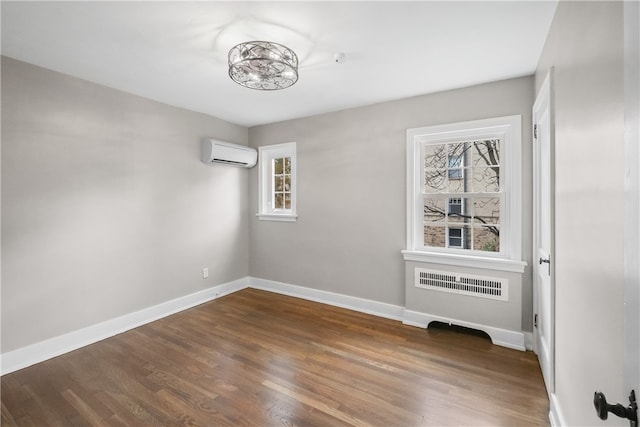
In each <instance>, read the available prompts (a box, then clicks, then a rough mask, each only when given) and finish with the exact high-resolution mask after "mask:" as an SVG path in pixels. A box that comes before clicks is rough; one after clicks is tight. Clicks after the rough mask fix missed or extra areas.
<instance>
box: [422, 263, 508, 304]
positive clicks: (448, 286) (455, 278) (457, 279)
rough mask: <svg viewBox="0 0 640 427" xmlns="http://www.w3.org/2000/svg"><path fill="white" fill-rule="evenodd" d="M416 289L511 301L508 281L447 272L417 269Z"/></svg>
mask: <svg viewBox="0 0 640 427" xmlns="http://www.w3.org/2000/svg"><path fill="white" fill-rule="evenodd" d="M415 272H416V277H415V286H416V288H423V289H431V290H435V291H442V292H451V293H454V294H463V295H472V296H475V297H481V298H490V299H496V300H500V301H508V300H509V288H508V280H507V279H502V278H499V277H484V276H476V275H474V274H458V273H448V272H445V271H437V270H427V269H425V268H416V269H415Z"/></svg>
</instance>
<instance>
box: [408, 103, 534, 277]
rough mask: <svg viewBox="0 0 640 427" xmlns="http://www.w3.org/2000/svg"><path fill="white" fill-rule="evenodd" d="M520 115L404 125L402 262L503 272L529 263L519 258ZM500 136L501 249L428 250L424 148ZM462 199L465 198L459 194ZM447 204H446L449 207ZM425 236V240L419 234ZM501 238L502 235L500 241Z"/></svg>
mask: <svg viewBox="0 0 640 427" xmlns="http://www.w3.org/2000/svg"><path fill="white" fill-rule="evenodd" d="M521 122H522V117H521V115H511V116H503V117H494V118H489V119H481V120H472V121H465V122H457V123H450V124H443V125H434V126H426V127H420V128H413V129H407V141H406V150H407V152H406V154H407V159H406V160H407V163H406V166H407V167H406V172H407V181H406V182H407V206H406V215H407V216H406V226H407V230H406V250H404V251H402V254H403V257H404V259H405V261H419V262H430V263H435V264H448V265H457V266H473V267H477V268H486V269H492V270H501V271H515V272H520V273H523V272H524V268H525V266H526V265H527V263H526V262H524V261H522V260H521V257H522V197H521V192H522V176H521V169H522V168H521V165H522V147H521V145H522V124H521ZM493 138H498V139H500V141H501V143H500V145H501V146H500V150H501V156H502V158H503V159H504V160H502V161H501V162H500V167H501V175H503V176H504V179H503V180H501V181H502V182H501V191H502V192H503V193H504V194H503V199H502V200H503V203H502V204H503V206H501V224H500V227H501V230H505V233H506V235H505V238H504V241H501V242H500V244H501V252H500V253H491V252H486V253H484V252H481V251H471V250H468V249H454V248H446V247H445V248H431V247H425V246H424V240H422V242H420V240H419V239H418V236H419V232H421V233H422V234H424V221H423V220H420V218H421V217H422V218H423V217H424V213H423V209H424V207H423V206H421V203H419V201H420V200H422V197H423V196H422V190H423V189H422V179H423V178H422V176H421V175H422V172H423V170H422V165H421V163H422V162H423V159H422V147H423V145H424V144H425V143H426V144H438V143H446V142H453V141H458V140H464V139H470V140H476V139H493ZM460 197H464V195H463V194H461V195H460ZM447 208H448V206H447ZM423 239H424V238H423ZM501 240H502V239H501Z"/></svg>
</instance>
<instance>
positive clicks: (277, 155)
mask: <svg viewBox="0 0 640 427" xmlns="http://www.w3.org/2000/svg"><path fill="white" fill-rule="evenodd" d="M258 152H259V157H260V159H259V162H260V163H259V166H258V169H259V170H258V176H259V178H258V179H259V183H258V185H259V188H260V192H259V209H260V211H259V212H258V217H259V218H260V219H261V220H272V221H295V220H296V217H297V215H296V143H295V142H290V143H286V144H276V145H265V146H262V147H259V148H258Z"/></svg>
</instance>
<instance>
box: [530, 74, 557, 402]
mask: <svg viewBox="0 0 640 427" xmlns="http://www.w3.org/2000/svg"><path fill="white" fill-rule="evenodd" d="M551 73H552V71H550V72H549V73H548V74H547V77H546V78H545V80H544V83H543V84H542V87H541V88H540V92H539V93H538V97H537V98H536V102H535V104H534V105H533V129H534V139H533V159H534V165H533V181H534V182H533V209H534V212H533V216H534V229H533V241H534V250H533V256H534V262H533V291H534V292H533V297H534V336H535V351H536V354H537V355H538V359H539V360H540V367H541V369H542V376H543V377H544V382H545V385H546V387H547V392H548V393H553V391H554V363H555V359H554V341H555V326H554V320H555V312H554V307H555V304H554V303H555V287H554V281H553V278H554V274H553V271H554V268H555V264H554V258H553V191H554V190H553V176H552V170H553V169H552V167H551V165H552V157H551V153H552V151H551V144H552V139H551V138H552V133H553V128H552V112H551Z"/></svg>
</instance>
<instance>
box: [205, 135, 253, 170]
mask: <svg viewBox="0 0 640 427" xmlns="http://www.w3.org/2000/svg"><path fill="white" fill-rule="evenodd" d="M201 148H202V152H201V160H202V163H206V164H208V165H210V164H212V163H221V164H225V165H229V166H238V167H242V168H251V167H253V166H255V164H256V162H257V161H258V151H256V149H255V148H251V147H246V146H244V145H238V144H232V143H230V142H224V141H218V140H217V139H212V138H203V139H202V142H201Z"/></svg>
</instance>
